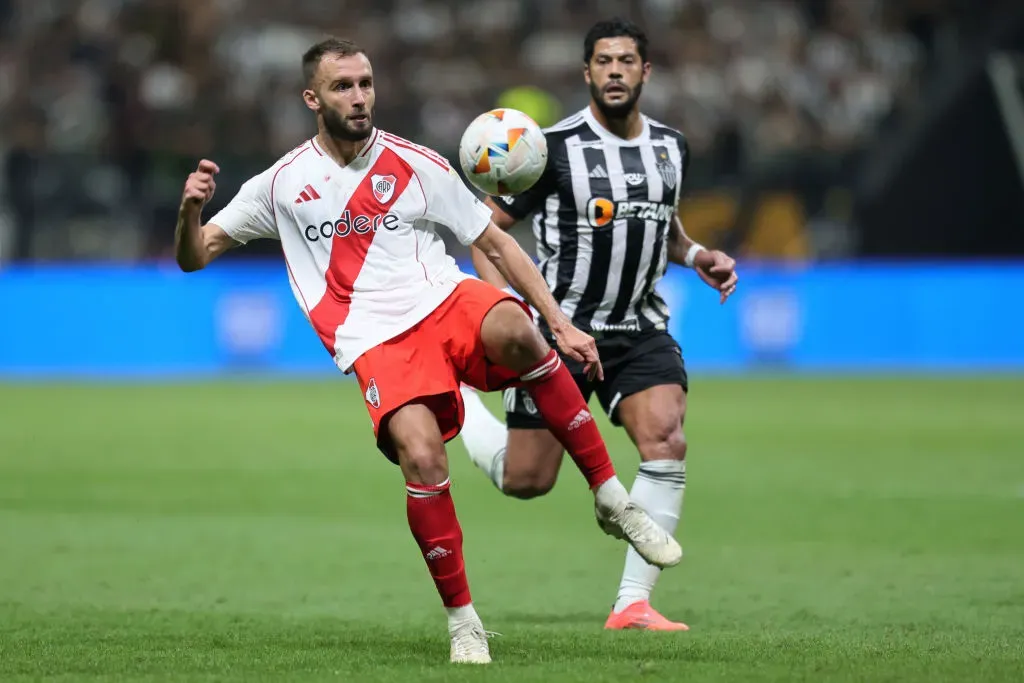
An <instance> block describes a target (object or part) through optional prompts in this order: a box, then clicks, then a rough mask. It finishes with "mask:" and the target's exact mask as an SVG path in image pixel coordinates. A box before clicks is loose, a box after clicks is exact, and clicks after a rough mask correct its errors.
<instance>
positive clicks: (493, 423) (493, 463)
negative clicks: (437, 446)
mask: <svg viewBox="0 0 1024 683" xmlns="http://www.w3.org/2000/svg"><path fill="white" fill-rule="evenodd" d="M460 391H461V392H462V402H463V404H465V406H466V421H465V424H463V425H462V443H463V445H465V447H466V451H468V452H469V459H470V460H472V461H473V464H474V465H476V466H477V467H479V468H480V469H481V470H483V471H484V474H486V475H487V476H488V477H490V479H491V481H492V482H494V485H495V486H497V487H498V490H499V491H500V490H501V487H502V484H503V482H504V481H505V444H506V443H507V441H508V428H506V427H505V423H504V422H502V421H501V420H499V419H498V418H496V417H494V415H493V414H492V413H491V411H489V410H488V409H487V406H485V405H484V402H483V401H481V400H480V395H479V394H477V392H476V391H475V390H474V389H473V388H472V387H467V386H466V385H463V386H462V387H461V389H460Z"/></svg>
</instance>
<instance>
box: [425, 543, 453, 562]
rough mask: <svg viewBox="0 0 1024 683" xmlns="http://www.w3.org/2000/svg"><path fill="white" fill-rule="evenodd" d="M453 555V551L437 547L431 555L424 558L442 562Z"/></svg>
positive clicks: (428, 554)
mask: <svg viewBox="0 0 1024 683" xmlns="http://www.w3.org/2000/svg"><path fill="white" fill-rule="evenodd" d="M451 554H452V551H451V550H448V549H447V548H442V547H441V546H439V545H435V546H434V547H433V549H432V550H431V551H430V552H429V553H427V554H426V555H424V557H425V558H427V559H428V560H440V559H441V558H442V557H448V556H449V555H451Z"/></svg>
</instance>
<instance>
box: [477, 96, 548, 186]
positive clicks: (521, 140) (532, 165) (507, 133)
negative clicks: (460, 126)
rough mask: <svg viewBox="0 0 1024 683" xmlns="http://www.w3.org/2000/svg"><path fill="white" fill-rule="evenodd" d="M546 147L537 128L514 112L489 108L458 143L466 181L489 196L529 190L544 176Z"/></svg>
mask: <svg viewBox="0 0 1024 683" xmlns="http://www.w3.org/2000/svg"><path fill="white" fill-rule="evenodd" d="M547 161H548V145H547V141H546V140H545V139H544V133H543V131H541V129H540V126H538V125H537V123H536V122H535V121H534V120H533V119H531V118H530V117H529V116H527V115H526V114H524V113H523V112H521V111H519V110H517V109H492V110H491V111H489V112H485V113H483V114H481V115H480V116H478V117H476V118H475V119H474V120H473V122H472V123H470V124H469V126H467V127H466V131H465V133H463V134H462V142H461V143H460V144H459V163H460V165H461V166H462V170H463V172H464V173H465V174H466V178H467V179H468V180H469V182H471V183H472V184H473V185H474V186H475V187H476V188H477V189H479V190H480V191H481V192H484V193H486V194H489V195H492V196H499V195H502V196H507V195H515V194H519V193H520V192H525V191H526V190H529V189H530V188H531V187H533V185H534V184H535V183H536V182H537V181H538V180H539V179H540V177H541V175H542V174H543V173H544V167H545V166H546V165H547Z"/></svg>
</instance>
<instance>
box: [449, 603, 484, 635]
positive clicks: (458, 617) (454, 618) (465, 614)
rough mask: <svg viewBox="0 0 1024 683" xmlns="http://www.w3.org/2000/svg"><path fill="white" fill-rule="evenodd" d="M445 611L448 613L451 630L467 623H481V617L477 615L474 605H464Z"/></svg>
mask: <svg viewBox="0 0 1024 683" xmlns="http://www.w3.org/2000/svg"><path fill="white" fill-rule="evenodd" d="M444 609H445V611H446V612H448V628H449V629H451V628H453V627H454V626H457V625H459V624H463V623H465V622H467V621H480V617H479V615H477V613H476V609H475V608H474V607H473V603H469V604H468V605H463V606H462V607H445V608H444Z"/></svg>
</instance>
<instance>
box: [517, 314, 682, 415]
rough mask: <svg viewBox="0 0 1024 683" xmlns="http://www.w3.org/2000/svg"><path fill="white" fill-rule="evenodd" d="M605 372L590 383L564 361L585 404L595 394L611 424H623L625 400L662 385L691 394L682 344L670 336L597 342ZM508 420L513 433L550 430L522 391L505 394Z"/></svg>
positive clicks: (653, 334)
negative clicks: (620, 416)
mask: <svg viewBox="0 0 1024 683" xmlns="http://www.w3.org/2000/svg"><path fill="white" fill-rule="evenodd" d="M597 351H598V354H599V355H600V356H601V365H602V366H603V367H604V381H603V382H591V381H589V380H588V379H587V376H586V375H585V374H584V372H583V366H582V365H581V364H580V363H577V362H576V361H574V360H572V359H570V358H566V357H565V356H562V362H564V363H565V365H566V367H567V368H569V372H571V373H572V377H573V379H575V380H576V385H577V386H578V387H579V388H580V392H581V393H582V394H583V398H584V400H586V401H587V402H588V403H589V402H590V396H591V395H592V394H594V393H597V399H598V400H599V401H600V402H601V407H602V408H604V412H605V413H606V414H607V415H608V418H609V419H610V420H611V422H612V424H613V425H616V426H618V425H621V423H620V422H619V419H618V415H617V414H616V413H617V411H616V409H617V408H618V405H619V402H620V401H622V399H624V398H626V397H627V396H632V395H633V394H638V393H640V392H641V391H644V390H645V389H650V388H651V387H654V386H658V385H661V384H678V385H680V386H682V387H683V391H687V390H688V389H689V382H688V380H687V377H686V366H685V364H684V363H683V353H682V350H681V349H680V348H679V344H677V343H676V340H675V339H673V338H672V336H671V335H669V334H668V333H667V332H661V331H654V332H648V333H643V334H631V335H617V336H614V337H605V338H603V339H599V340H598V342H597ZM505 421H506V424H508V427H509V428H510V429H547V425H546V424H544V420H542V419H541V417H540V415H539V414H538V413H537V406H536V405H534V403H533V399H532V398H531V397H530V394H529V393H528V392H527V391H526V389H523V388H522V387H514V388H511V389H506V390H505Z"/></svg>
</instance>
